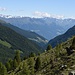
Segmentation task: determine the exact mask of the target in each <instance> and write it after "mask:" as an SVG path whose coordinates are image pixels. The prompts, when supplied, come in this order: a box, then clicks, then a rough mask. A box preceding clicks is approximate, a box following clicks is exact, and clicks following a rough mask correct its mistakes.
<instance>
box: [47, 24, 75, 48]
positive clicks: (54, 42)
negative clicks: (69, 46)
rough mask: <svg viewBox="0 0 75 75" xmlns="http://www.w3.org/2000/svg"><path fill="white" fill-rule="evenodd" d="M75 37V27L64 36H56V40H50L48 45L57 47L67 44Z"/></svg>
mask: <svg viewBox="0 0 75 75" xmlns="http://www.w3.org/2000/svg"><path fill="white" fill-rule="evenodd" d="M73 36H75V25H74V26H73V27H71V28H70V29H68V30H67V31H66V32H65V33H64V34H62V35H59V36H56V37H55V38H53V39H52V40H50V41H49V43H48V44H51V45H52V46H53V47H55V46H56V45H57V44H60V43H62V42H65V41H67V40H68V39H69V38H71V37H73Z"/></svg>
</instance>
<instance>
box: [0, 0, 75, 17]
mask: <svg viewBox="0 0 75 75" xmlns="http://www.w3.org/2000/svg"><path fill="white" fill-rule="evenodd" d="M0 14H4V15H13V16H31V17H32V16H36V17H42V16H43V17H45V16H47V17H48V16H55V17H63V16H64V17H73V18H75V0H0Z"/></svg>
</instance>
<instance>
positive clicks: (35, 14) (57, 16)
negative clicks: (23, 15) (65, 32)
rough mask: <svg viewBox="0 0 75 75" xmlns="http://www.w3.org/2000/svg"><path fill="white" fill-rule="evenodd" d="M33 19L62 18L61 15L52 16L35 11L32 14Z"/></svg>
mask: <svg viewBox="0 0 75 75" xmlns="http://www.w3.org/2000/svg"><path fill="white" fill-rule="evenodd" d="M33 17H36V18H42V17H52V18H58V19H59V18H64V16H62V15H53V14H49V13H46V12H39V11H35V12H34V13H33Z"/></svg>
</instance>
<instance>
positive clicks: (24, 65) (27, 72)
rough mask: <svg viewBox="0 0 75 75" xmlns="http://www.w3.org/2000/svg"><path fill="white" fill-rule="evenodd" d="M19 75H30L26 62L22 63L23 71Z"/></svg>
mask: <svg viewBox="0 0 75 75" xmlns="http://www.w3.org/2000/svg"><path fill="white" fill-rule="evenodd" d="M20 75H30V70H29V68H28V65H27V63H26V62H24V63H23V71H22V72H21V73H20Z"/></svg>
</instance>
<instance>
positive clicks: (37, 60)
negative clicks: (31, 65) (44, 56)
mask: <svg viewBox="0 0 75 75" xmlns="http://www.w3.org/2000/svg"><path fill="white" fill-rule="evenodd" d="M40 68H41V59H40V57H38V58H37V59H36V62H35V69H36V70H39V69H40Z"/></svg>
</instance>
